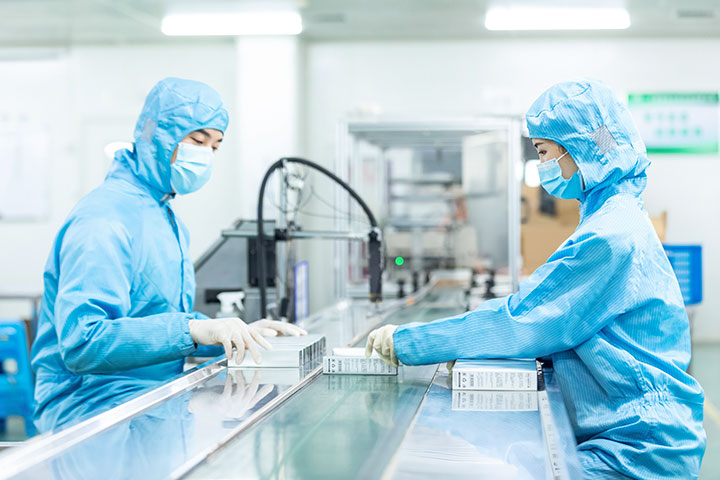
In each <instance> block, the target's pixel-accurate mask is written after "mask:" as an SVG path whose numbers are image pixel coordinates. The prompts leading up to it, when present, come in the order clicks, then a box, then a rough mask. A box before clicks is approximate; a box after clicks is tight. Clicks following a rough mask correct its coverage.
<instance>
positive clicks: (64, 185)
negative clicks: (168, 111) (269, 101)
mask: <svg viewBox="0 0 720 480" xmlns="http://www.w3.org/2000/svg"><path fill="white" fill-rule="evenodd" d="M234 56H235V48H234V46H233V45H232V44H228V45H227V46H222V45H221V46H213V47H212V48H208V47H207V46H197V47H187V46H183V47H147V46H139V47H97V48H89V47H83V48H73V49H71V50H69V51H65V52H60V53H59V54H58V55H57V56H56V57H54V58H47V59H42V60H33V61H14V62H0V86H1V87H2V88H0V115H2V114H3V113H6V112H8V113H11V114H17V113H20V112H21V113H25V114H27V115H28V116H29V117H30V118H33V119H39V120H41V121H43V122H44V123H46V124H47V125H48V129H49V132H50V137H51V141H52V148H51V152H52V154H51V156H50V158H49V159H48V165H47V175H48V177H49V183H48V188H49V190H50V192H49V193H50V195H49V198H50V202H49V203H50V208H49V214H48V216H47V218H43V219H41V220H39V221H31V222H7V221H0V294H2V293H11V292H14V293H38V292H41V291H42V272H43V267H44V264H45V260H46V258H47V255H48V253H49V251H50V248H51V245H52V241H53V239H54V236H55V233H56V231H57V229H58V228H59V226H60V224H61V223H62V221H63V219H64V218H65V216H66V215H67V214H68V213H69V211H70V209H71V208H72V207H73V205H74V204H75V203H76V202H77V201H78V200H79V199H80V198H81V197H82V196H83V195H85V194H86V193H87V192H89V191H90V190H92V189H93V188H94V187H96V186H97V185H99V184H100V183H101V182H102V180H103V178H104V176H105V172H106V170H107V166H108V165H109V163H110V160H109V159H108V158H106V157H105V155H104V153H103V147H104V145H105V144H106V143H107V142H108V141H111V140H126V141H132V133H133V129H134V126H135V121H136V119H137V116H138V114H139V113H140V110H141V108H142V105H143V101H144V99H145V95H146V94H147V93H148V92H149V90H150V89H151V88H152V86H153V85H154V84H155V83H156V82H157V81H158V80H161V79H162V78H164V77H168V76H179V77H185V78H192V79H195V80H200V81H204V82H207V83H209V84H210V85H212V86H213V87H214V88H216V89H217V90H218V91H219V92H220V94H221V95H222V96H223V98H224V100H225V102H226V106H227V108H228V110H229V111H230V118H231V121H230V129H229V132H228V134H227V138H226V140H225V141H224V142H223V146H222V148H221V149H220V150H219V153H218V156H217V162H216V164H215V170H214V174H213V177H212V179H211V180H210V182H209V183H208V185H207V186H206V187H205V188H204V189H203V190H201V191H200V192H197V193H195V194H193V195H190V196H188V197H186V198H179V199H177V200H176V201H175V202H174V204H175V209H176V210H177V212H178V214H179V216H180V217H181V218H182V219H183V220H184V221H185V223H186V224H187V225H188V227H189V228H190V230H191V231H192V243H191V254H192V255H193V256H194V257H197V255H199V254H200V253H201V252H202V251H203V250H204V249H205V248H206V247H207V246H208V245H209V244H210V243H212V241H213V240H214V239H215V238H217V236H218V233H219V231H220V229H221V228H223V227H224V226H227V225H229V224H230V223H231V221H232V220H233V219H234V218H236V217H237V216H238V212H239V209H240V205H241V204H242V200H241V199H240V198H238V197H237V196H234V195H231V194H230V192H232V191H233V189H235V190H237V185H238V183H239V180H240V172H241V170H240V168H239V167H238V159H237V145H238V142H237V135H236V134H234V133H235V131H234V130H233V127H234V124H233V118H234V117H235V115H234V112H235V92H236V88H235V87H236V78H235V76H236V72H235V65H236V63H235V58H234ZM0 174H2V173H0ZM25 312H26V308H24V305H23V304H17V303H15V304H13V303H8V302H0V317H2V316H10V315H24V314H26V313H25Z"/></svg>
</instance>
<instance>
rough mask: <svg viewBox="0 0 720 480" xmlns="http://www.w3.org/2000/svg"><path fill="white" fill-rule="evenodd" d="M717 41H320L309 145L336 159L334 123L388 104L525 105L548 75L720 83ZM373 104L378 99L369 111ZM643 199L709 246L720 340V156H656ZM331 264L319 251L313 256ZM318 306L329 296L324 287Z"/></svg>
mask: <svg viewBox="0 0 720 480" xmlns="http://www.w3.org/2000/svg"><path fill="white" fill-rule="evenodd" d="M718 55H720V41H718V40H659V39H658V40H632V39H624V40H581V41H578V40H572V39H567V40H505V41H484V42H479V41H466V42H455V41H453V42H378V43H372V42H362V43H352V42H351V43H345V42H336V43H315V44H310V45H309V46H308V49H307V66H306V68H307V74H306V85H307V89H306V92H307V93H306V98H307V110H306V113H307V122H308V138H307V142H308V143H307V145H308V149H309V155H310V158H313V159H315V160H317V161H320V162H322V163H325V164H326V165H330V166H332V164H333V155H334V148H335V145H334V136H335V126H336V123H337V121H338V119H340V118H344V117H346V116H347V115H348V114H352V113H353V112H358V111H363V110H368V109H372V108H380V109H381V110H382V112H383V115H385V116H389V117H402V118H420V117H424V118H438V117H457V116H468V115H477V114H488V113H502V114H508V113H510V114H518V115H521V114H523V113H524V112H525V111H526V110H527V108H528V107H529V106H530V104H531V103H532V101H533V100H534V99H535V98H536V97H537V96H538V95H539V94H540V93H541V92H542V91H543V90H544V89H545V88H547V87H548V86H550V85H551V84H553V83H555V82H558V81H563V80H568V79H572V78H574V77H578V76H593V77H597V78H600V79H603V80H605V81H606V82H608V83H609V84H610V85H612V86H613V87H614V88H615V89H616V90H617V92H618V93H619V94H621V95H622V94H623V93H624V92H628V91H638V92H646V91H707V90H710V91H717V90H720V63H719V62H715V61H710V60H711V59H713V58H716V57H718ZM369 106H372V108H368V107H369ZM652 160H653V162H654V164H653V166H652V167H651V168H650V170H649V175H650V177H649V186H648V189H647V194H646V196H645V198H646V205H647V208H648V210H649V212H650V213H651V214H658V213H660V212H661V211H662V210H667V212H668V233H667V237H668V238H667V241H668V242H678V243H679V242H691V243H702V244H703V245H704V247H705V249H704V255H705V258H704V270H705V278H704V280H705V285H704V287H705V292H704V293H705V301H704V303H703V305H702V306H700V307H699V308H698V311H697V315H696V318H695V322H696V323H695V334H696V338H698V339H710V338H713V339H720V322H718V321H717V319H716V315H715V312H716V311H717V310H718V309H720V296H717V295H715V294H714V293H715V292H716V291H717V289H718V288H720V270H719V269H717V268H715V267H716V266H717V265H718V260H720V225H718V221H717V219H718V218H720V198H719V197H720V193H718V192H720V189H718V188H717V187H716V182H717V180H716V179H717V178H719V175H720V157H718V156H711V157H680V158H678V157H672V158H671V157H658V156H656V157H653V158H652ZM312 261H315V262H316V263H317V262H320V263H321V262H322V256H321V253H320V252H319V251H318V252H316V253H315V255H314V256H312V257H311V262H312ZM311 296H313V300H314V303H313V305H314V306H318V305H319V304H321V303H324V302H326V301H328V300H329V299H328V298H326V297H327V295H324V291H323V290H322V289H321V288H319V287H318V288H315V289H314V290H313V292H312V293H311Z"/></svg>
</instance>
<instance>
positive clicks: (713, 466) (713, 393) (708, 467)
mask: <svg viewBox="0 0 720 480" xmlns="http://www.w3.org/2000/svg"><path fill="white" fill-rule="evenodd" d="M718 365H720V343H699V344H696V345H694V346H693V360H692V365H691V367H690V368H691V373H692V375H693V376H694V377H695V378H697V379H698V381H699V382H700V384H701V385H702V386H703V388H704V389H705V431H706V432H707V450H706V451H705V458H704V459H703V464H702V469H701V471H700V480H717V479H720V374H719V373H718ZM24 439H25V428H24V423H23V421H22V419H21V418H17V417H15V418H9V419H8V422H7V424H6V429H5V431H4V432H0V451H1V450H2V442H4V441H21V440H24Z"/></svg>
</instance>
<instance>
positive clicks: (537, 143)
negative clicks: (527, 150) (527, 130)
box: [533, 142, 545, 148]
mask: <svg viewBox="0 0 720 480" xmlns="http://www.w3.org/2000/svg"><path fill="white" fill-rule="evenodd" d="M543 143H545V142H534V143H533V147H535V148H537V147H538V145H542V144H543Z"/></svg>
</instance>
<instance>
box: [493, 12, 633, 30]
mask: <svg viewBox="0 0 720 480" xmlns="http://www.w3.org/2000/svg"><path fill="white" fill-rule="evenodd" d="M629 26H630V14H628V12H627V10H625V9H624V8H552V7H546V8H542V7H527V8H526V7H493V8H490V9H489V10H488V12H487V14H486V15H485V28H487V29H488V30H616V29H625V28H628V27H629Z"/></svg>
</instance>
